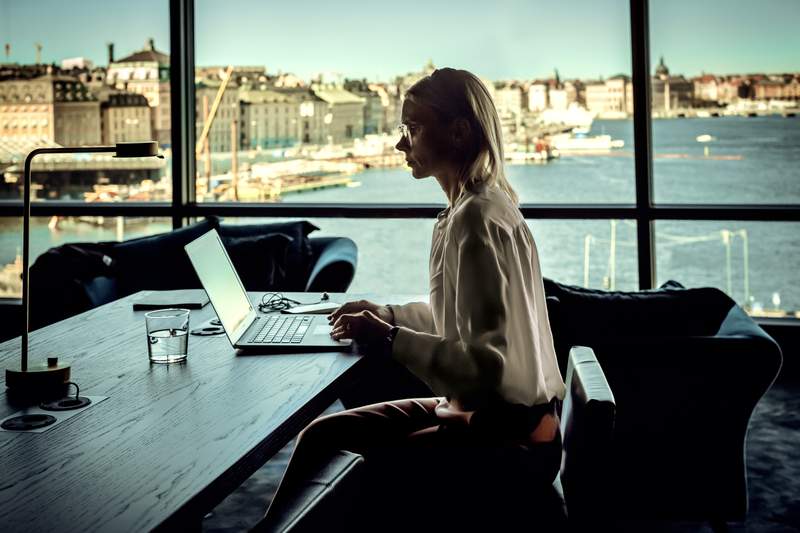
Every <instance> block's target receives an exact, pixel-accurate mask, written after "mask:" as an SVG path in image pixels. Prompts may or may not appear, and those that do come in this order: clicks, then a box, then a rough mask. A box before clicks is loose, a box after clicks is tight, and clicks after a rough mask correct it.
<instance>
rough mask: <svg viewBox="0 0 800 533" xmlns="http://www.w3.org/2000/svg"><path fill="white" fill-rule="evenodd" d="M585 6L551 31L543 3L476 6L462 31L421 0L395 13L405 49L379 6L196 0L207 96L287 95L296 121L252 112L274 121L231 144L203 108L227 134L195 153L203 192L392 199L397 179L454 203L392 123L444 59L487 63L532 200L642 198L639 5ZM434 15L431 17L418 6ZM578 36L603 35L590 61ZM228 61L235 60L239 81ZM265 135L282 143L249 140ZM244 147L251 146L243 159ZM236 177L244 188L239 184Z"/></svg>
mask: <svg viewBox="0 0 800 533" xmlns="http://www.w3.org/2000/svg"><path fill="white" fill-rule="evenodd" d="M579 3H581V4H586V5H585V6H584V7H583V8H577V9H576V8H575V6H572V5H570V6H566V5H561V4H558V5H555V4H554V5H552V6H550V7H549V8H548V9H550V11H551V13H550V14H549V15H548V20H547V24H535V23H534V22H533V21H540V20H541V15H542V14H541V6H538V5H537V4H535V3H531V2H520V1H517V0H504V1H501V2H498V3H495V4H493V6H492V9H491V10H488V11H487V10H486V9H485V8H484V6H480V5H477V4H472V5H469V6H465V7H464V8H463V9H460V18H459V24H458V25H457V26H453V25H452V24H445V25H442V24H441V22H442V21H447V20H450V19H451V17H452V13H451V12H450V10H449V9H448V8H446V7H445V6H444V4H442V5H440V6H433V7H432V6H430V5H429V2H425V1H423V0H411V1H410V2H406V3H405V4H404V6H403V9H402V10H401V11H399V12H395V11H392V12H391V14H388V13H387V14H386V16H388V17H390V18H391V19H392V21H393V22H392V24H393V25H396V26H397V27H402V28H403V39H402V42H403V44H402V46H400V47H399V48H400V50H398V46H397V43H396V40H393V39H387V38H386V33H385V30H384V28H383V27H382V26H381V25H380V24H375V17H376V16H377V17H382V16H383V15H380V14H379V13H377V12H375V11H374V10H373V9H371V8H369V9H360V8H359V9H354V10H341V9H331V8H330V6H328V5H326V4H324V3H323V4H319V9H320V11H319V12H318V13H317V16H309V15H308V9H309V7H308V6H307V5H305V4H297V3H284V4H279V5H273V4H269V5H267V4H259V3H257V2H256V3H254V2H249V1H247V0H233V2H232V3H231V2H228V3H226V4H224V5H222V4H219V3H217V2H211V1H208V0H197V2H196V4H195V21H196V24H195V32H196V39H195V43H196V47H195V61H196V63H195V72H196V74H197V79H198V80H199V81H198V82H197V86H196V95H197V101H198V102H202V101H213V100H214V98H215V97H217V96H218V95H224V96H221V100H222V102H223V103H224V102H226V101H227V100H228V99H230V100H231V102H232V103H233V104H234V107H229V106H228V105H227V104H226V105H224V106H223V107H224V109H225V110H226V111H228V110H230V111H231V112H233V113H240V112H246V111H242V110H244V109H245V108H246V107H247V105H252V104H257V103H259V102H266V101H270V102H284V101H288V102H289V103H291V105H287V104H275V105H276V106H277V109H276V110H275V111H273V109H272V108H270V110H269V111H270V112H277V113H279V114H281V115H283V114H284V113H285V115H284V116H287V117H291V119H292V120H291V122H288V121H287V123H286V127H285V130H284V129H282V125H281V127H280V128H278V129H277V130H276V129H273V128H271V127H270V121H269V119H267V118H262V117H261V116H260V115H258V114H253V116H252V120H254V121H256V122H259V123H262V122H263V127H260V128H258V129H259V131H261V132H263V135H264V136H265V137H266V138H264V139H260V140H259V142H258V143H256V142H254V140H253V139H250V136H251V135H252V132H251V131H250V130H248V131H244V132H242V141H241V143H240V144H239V145H238V146H234V147H231V146H230V142H229V141H228V140H227V139H228V138H229V137H230V134H229V132H230V128H231V125H230V123H229V122H228V121H226V120H220V119H221V118H222V117H221V116H220V114H219V112H218V113H217V116H215V117H209V118H208V121H207V122H206V121H205V119H203V118H202V117H199V119H198V126H197V128H196V130H197V132H198V135H202V132H203V130H204V129H205V128H204V127H203V126H205V125H206V123H208V129H209V130H210V131H211V132H212V137H211V138H212V139H213V132H214V131H220V132H226V133H228V135H226V137H225V139H222V140H221V141H220V142H217V143H214V142H211V143H209V145H208V146H203V153H202V154H200V155H199V156H198V165H197V166H198V173H199V174H198V180H197V187H196V189H197V195H198V200H199V201H203V202H216V201H240V202H248V201H257V199H259V198H262V197H264V195H265V194H264V191H266V190H273V189H274V186H273V185H274V184H273V182H274V181H275V180H276V179H278V178H280V179H281V181H282V184H283V188H282V189H281V192H280V195H279V197H277V198H275V200H278V199H279V200H280V201H291V199H290V197H291V196H292V195H297V194H299V193H300V192H304V195H303V200H302V201H313V202H325V203H327V202H330V203H393V202H396V201H400V200H399V199H398V198H397V197H395V196H392V195H390V194H384V191H383V190H382V189H381V187H380V185H379V184H381V183H385V184H387V187H390V188H411V189H412V191H411V192H410V193H409V194H411V195H413V194H414V193H415V192H418V195H417V196H416V197H415V198H413V199H410V200H405V199H404V200H402V201H412V202H416V203H433V204H440V205H441V204H443V203H444V197H443V196H442V194H441V192H439V191H438V190H437V188H436V187H426V188H424V189H418V190H417V191H415V186H409V184H410V183H411V178H410V172H409V170H408V168H407V167H406V166H405V160H404V158H403V157H402V155H401V154H399V152H397V151H396V150H395V149H394V145H395V144H396V142H397V141H398V138H397V136H396V135H395V131H396V130H395V128H396V126H397V124H398V123H399V120H400V111H401V105H402V98H403V95H404V93H405V91H406V89H408V88H409V87H410V86H411V85H412V84H413V83H414V82H415V81H416V80H418V79H419V78H421V77H422V76H424V75H425V74H427V73H429V72H431V71H432V70H433V68H434V66H445V65H452V66H456V67H460V68H466V69H469V70H471V71H473V72H475V73H476V74H477V75H479V76H480V77H481V78H482V80H483V81H484V83H485V84H486V85H487V88H488V89H489V90H490V92H491V93H492V94H493V96H494V101H495V104H496V106H497V108H498V113H499V116H500V119H501V122H502V125H503V135H504V139H505V149H506V155H507V164H508V165H509V172H510V173H511V174H513V176H514V178H513V179H514V180H515V183H516V184H518V187H519V190H520V196H521V200H522V202H553V203H561V204H564V203H567V204H568V203H598V204H599V203H607V202H612V203H629V204H631V203H633V202H634V200H635V195H634V165H633V153H634V140H633V129H632V125H631V124H632V121H631V114H632V112H633V93H632V83H631V63H630V61H631V60H630V58H631V54H630V29H629V28H630V24H629V13H628V2H627V1H625V0H604V1H603V2H602V4H603V7H602V9H597V8H596V4H594V3H590V2H579ZM379 11H380V10H379ZM241 12H247V13H248V18H247V20H242V19H241V17H237V16H236V13H241ZM421 12H424V13H426V17H425V21H420V19H419V18H418V17H417V16H416V15H415V14H416V13H421ZM532 24H533V26H532ZM433 27H437V28H439V29H440V30H441V28H449V29H447V30H446V32H445V34H444V35H441V37H440V39H439V40H431V39H430V35H431V34H433V33H441V32H433V30H432V28H433ZM533 27H535V31H531V29H532V28H533ZM301 31H302V32H309V31H310V32H312V33H313V34H314V35H315V39H313V40H311V41H302V40H301V41H298V40H297V39H295V38H294V36H295V35H296V34H298V32H301ZM565 33H566V34H569V35H576V34H580V35H583V36H584V38H585V39H586V42H591V43H592V54H591V59H589V58H588V56H587V55H586V53H585V49H583V47H574V46H565V45H564V44H565V41H564V34H565ZM242 34H247V35H252V36H254V37H253V39H255V40H252V39H251V40H249V41H247V42H246V43H245V42H244V41H241V40H240V39H238V36H240V35H242ZM484 36H485V37H487V38H483V37H484ZM488 36H491V38H489V37H488ZM320 42H324V43H326V44H325V47H324V49H321V48H320V47H319V45H318V43H320ZM236 43H239V44H238V45H237V44H236ZM289 43H291V45H289ZM266 50H269V51H270V52H269V54H268V55H265V52H264V51H266ZM523 50H524V51H525V52H522V51H523ZM528 51H530V53H529V52H528ZM217 65H223V67H220V66H217ZM227 65H233V66H234V68H233V71H232V75H231V78H230V80H227V83H226V82H225V80H223V78H224V73H225V67H224V66H227ZM237 65H252V66H247V67H244V66H242V67H238V66H237ZM263 65H269V70H268V69H267V67H266V66H263ZM554 67H555V68H554ZM262 79H263V80H264V81H263V82H261V81H259V82H258V83H256V82H255V81H254V80H262ZM237 103H238V105H237ZM220 109H222V108H220ZM301 118H302V123H303V126H302V130H301V129H299V128H298V125H299V124H300V122H299V120H300V119H301ZM204 140H205V139H203V141H204ZM262 143H263V144H264V145H265V146H278V147H282V148H284V149H283V150H268V151H264V150H262V151H258V150H251V149H250V147H252V146H254V145H259V144H262ZM205 150H208V152H209V153H210V154H209V155H205ZM232 151H237V152H239V153H237V154H236V157H235V158H234V154H233V152H232ZM234 159H235V160H236V161H237V164H238V165H237V176H235V177H234V176H232V173H231V170H232V168H231V167H232V161H233V160H234ZM208 160H211V168H210V169H206V168H205V163H204V162H206V161H208ZM390 180H391V181H397V180H399V182H398V183H397V184H396V185H395V184H390V183H389V182H390ZM368 183H370V184H371V185H372V184H375V185H377V186H375V185H373V186H367V184H368ZM234 184H235V186H236V187H237V188H238V189H241V190H237V191H232V192H229V191H228V188H231V187H234ZM287 185H288V186H287ZM307 191H314V194H313V195H312V194H311V193H309V195H305V192H307ZM429 191H432V192H433V194H428V192H429Z"/></svg>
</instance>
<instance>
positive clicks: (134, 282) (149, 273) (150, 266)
mask: <svg viewBox="0 0 800 533" xmlns="http://www.w3.org/2000/svg"><path fill="white" fill-rule="evenodd" d="M217 227H219V221H218V220H217V218H215V217H209V218H206V219H205V220H203V221H202V222H198V223H196V224H192V225H191V226H187V227H185V228H180V229H177V230H172V231H169V232H166V233H159V234H158V235H150V236H148V237H140V238H138V239H131V240H129V241H124V242H120V243H117V244H115V245H113V247H112V250H111V252H110V253H111V254H112V255H113V257H114V259H115V264H116V275H117V278H118V290H119V291H120V296H125V295H128V294H132V293H134V292H137V291H141V290H169V289H198V288H200V287H201V284H200V280H199V279H198V278H197V274H196V273H195V271H194V267H192V263H191V262H190V261H189V256H188V255H186V250H185V249H184V248H183V247H184V246H185V245H187V244H189V243H190V242H191V241H193V240H194V239H196V238H197V237H199V236H201V235H203V234H204V233H206V232H208V231H209V230H211V229H216V228H217Z"/></svg>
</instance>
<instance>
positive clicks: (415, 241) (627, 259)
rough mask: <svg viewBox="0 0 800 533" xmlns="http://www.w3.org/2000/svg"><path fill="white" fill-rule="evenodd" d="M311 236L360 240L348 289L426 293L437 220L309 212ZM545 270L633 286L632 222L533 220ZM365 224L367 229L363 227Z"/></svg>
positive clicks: (559, 277) (603, 284)
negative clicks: (318, 215) (313, 215)
mask: <svg viewBox="0 0 800 533" xmlns="http://www.w3.org/2000/svg"><path fill="white" fill-rule="evenodd" d="M281 220H283V219H275V218H258V219H255V218H238V219H237V218H226V219H225V221H224V223H226V224H256V223H271V222H278V221H281ZM308 220H309V221H310V222H311V223H313V224H314V225H316V226H317V227H319V228H320V230H319V231H315V232H313V233H311V234H310V237H349V238H350V239H352V240H353V241H354V242H355V243H356V245H357V246H358V266H357V268H356V274H355V278H354V279H353V282H352V283H351V285H350V288H349V289H348V292H351V293H354V294H355V293H370V292H372V293H386V292H396V293H407V294H427V293H428V290H429V287H428V279H429V277H428V258H429V254H430V246H431V235H432V232H433V226H434V223H435V221H434V220H430V219H342V218H311V219H308ZM528 225H529V227H530V228H531V231H532V233H533V235H534V239H535V240H536V244H537V248H538V250H539V261H540V263H541V265H542V272H543V275H544V276H547V277H549V278H552V279H554V280H556V281H559V282H562V283H568V284H571V285H584V286H588V287H594V288H607V289H614V288H616V289H618V290H636V288H637V287H638V273H637V272H638V271H637V267H636V225H635V223H634V222H632V221H628V220H620V221H617V220H614V221H610V220H535V221H528ZM365 229H368V231H365Z"/></svg>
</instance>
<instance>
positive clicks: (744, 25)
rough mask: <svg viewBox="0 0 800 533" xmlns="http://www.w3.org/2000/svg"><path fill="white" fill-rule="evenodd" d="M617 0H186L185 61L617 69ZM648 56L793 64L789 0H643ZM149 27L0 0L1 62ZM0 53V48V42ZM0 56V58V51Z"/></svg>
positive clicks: (785, 67)
mask: <svg viewBox="0 0 800 533" xmlns="http://www.w3.org/2000/svg"><path fill="white" fill-rule="evenodd" d="M628 4H629V0H571V1H566V0H556V1H553V0H546V1H545V0H494V1H492V2H489V1H487V0H480V1H479V0H404V1H402V2H377V1H376V0H338V1H330V0H301V1H294V2H287V1H286V0H282V1H280V2H275V1H269V0H225V1H222V2H221V1H219V0H195V26H196V36H195V40H196V45H195V46H196V50H195V56H196V64H197V65H199V66H203V65H227V64H229V63H232V64H236V65H256V66H265V67H266V68H267V72H269V73H277V72H292V73H294V74H297V75H298V76H300V77H301V78H304V79H309V78H310V77H312V76H313V75H315V74H317V73H319V72H325V73H341V74H343V75H344V76H346V77H351V78H368V79H370V80H374V81H388V80H390V79H392V78H393V77H394V76H396V75H400V74H405V73H408V72H416V71H419V70H420V69H421V68H422V66H423V65H424V64H425V63H426V62H427V61H428V60H429V59H431V60H432V61H433V63H434V64H435V65H436V66H453V67H457V68H466V69H468V70H471V71H473V72H475V73H476V74H478V75H479V76H482V77H485V78H488V79H492V80H500V79H531V78H541V77H549V76H550V75H552V73H553V70H554V69H555V68H557V69H558V71H559V73H560V75H561V77H562V78H582V79H588V78H600V77H609V76H613V75H615V74H618V73H626V74H630V72H631V68H630V62H631V58H630V22H629V11H628ZM650 21H651V24H650V26H651V28H650V48H651V62H652V66H653V68H655V65H656V63H657V62H658V58H659V57H660V56H662V55H663V56H664V59H665V62H666V64H667V66H668V67H669V68H670V71H671V72H672V73H674V74H684V75H686V76H694V75H697V74H700V73H702V72H710V73H715V74H732V73H749V72H767V73H770V72H798V71H800V31H798V30H797V28H798V27H800V0H759V1H758V2H753V1H752V0H650ZM151 37H152V38H153V39H155V43H156V48H157V49H158V50H161V51H164V52H167V53H168V52H169V0H138V1H137V2H129V1H121V0H80V1H77V0H73V1H64V0H0V44H2V45H5V43H9V44H11V54H10V58H9V59H10V61H11V62H16V63H32V62H34V60H35V43H37V42H39V43H41V44H42V47H43V49H42V60H43V62H46V63H50V62H56V63H60V62H61V60H62V59H65V58H70V57H86V58H88V59H90V60H92V61H94V63H95V64H97V65H105V64H107V48H106V43H108V42H113V43H114V47H115V56H116V58H117V59H119V58H121V57H123V56H124V55H127V54H130V53H133V52H134V51H137V50H140V49H142V48H143V47H144V44H145V42H146V40H147V39H148V38H151ZM0 53H3V51H2V50H1V49H0ZM5 60H6V59H5V56H4V55H2V56H0V61H5Z"/></svg>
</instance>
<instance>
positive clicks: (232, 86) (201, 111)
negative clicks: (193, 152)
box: [195, 79, 241, 152]
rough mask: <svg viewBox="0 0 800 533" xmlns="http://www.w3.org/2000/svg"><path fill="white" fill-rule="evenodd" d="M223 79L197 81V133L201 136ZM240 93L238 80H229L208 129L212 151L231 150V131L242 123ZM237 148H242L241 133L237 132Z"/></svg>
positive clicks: (198, 136) (209, 144)
mask: <svg viewBox="0 0 800 533" xmlns="http://www.w3.org/2000/svg"><path fill="white" fill-rule="evenodd" d="M221 85H222V81H221V80H219V79H201V80H196V81H195V135H196V138H197V139H199V138H200V134H201V133H202V131H203V126H204V125H205V121H206V118H207V116H208V115H209V114H210V113H211V108H212V107H213V104H214V99H215V98H216V96H217V93H218V92H219V88H220V86H221ZM239 115H240V107H239V95H238V87H237V86H236V82H234V81H230V82H228V84H227V86H226V88H225V91H224V92H223V93H222V99H221V100H220V103H219V106H218V107H217V111H216V113H215V115H214V117H213V122H212V123H211V129H210V130H209V131H208V147H209V150H210V151H211V152H230V151H231V149H232V148H233V145H232V143H231V136H232V134H231V131H232V129H233V128H234V127H237V126H238V125H239V124H240V116H239ZM236 138H237V141H236V143H237V148H240V146H238V144H239V143H240V139H241V135H240V133H237V134H236Z"/></svg>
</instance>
